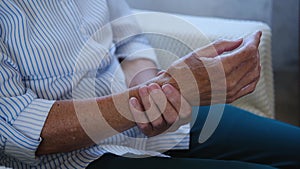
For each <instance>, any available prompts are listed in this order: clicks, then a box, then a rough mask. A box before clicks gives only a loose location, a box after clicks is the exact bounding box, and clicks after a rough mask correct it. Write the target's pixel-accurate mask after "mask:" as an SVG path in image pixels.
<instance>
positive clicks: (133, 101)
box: [129, 97, 138, 107]
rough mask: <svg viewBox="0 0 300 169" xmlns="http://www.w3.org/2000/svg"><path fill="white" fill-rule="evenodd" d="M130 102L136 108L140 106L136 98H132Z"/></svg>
mask: <svg viewBox="0 0 300 169" xmlns="http://www.w3.org/2000/svg"><path fill="white" fill-rule="evenodd" d="M129 102H130V104H131V105H132V106H134V107H136V106H137V105H138V103H137V99H136V98H135V97H132V98H130V100H129Z"/></svg>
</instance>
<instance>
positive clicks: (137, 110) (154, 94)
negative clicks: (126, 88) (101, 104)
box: [129, 83, 192, 137]
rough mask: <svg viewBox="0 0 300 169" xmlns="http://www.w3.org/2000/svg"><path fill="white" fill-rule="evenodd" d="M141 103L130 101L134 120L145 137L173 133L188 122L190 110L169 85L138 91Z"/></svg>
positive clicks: (148, 87)
mask: <svg viewBox="0 0 300 169" xmlns="http://www.w3.org/2000/svg"><path fill="white" fill-rule="evenodd" d="M139 95H140V98H141V103H140V102H139V101H138V99H136V98H134V97H133V98H131V99H130V104H129V105H130V106H129V107H130V110H131V112H132V114H133V117H134V120H135V122H136V123H137V125H138V127H139V128H140V129H141V130H142V132H143V133H144V134H145V135H147V136H150V137H151V136H156V135H158V134H161V133H164V132H166V131H168V132H170V131H175V130H177V129H178V128H179V127H180V126H181V125H183V124H186V123H188V122H190V120H191V112H192V108H191V106H190V104H189V103H188V102H187V101H186V100H185V99H184V98H183V97H182V96H181V94H180V93H179V91H178V90H177V89H175V88H174V87H173V86H171V85H170V84H166V85H164V86H162V87H160V86H159V85H158V84H156V83H152V84H150V85H148V86H143V87H141V88H140V89H139Z"/></svg>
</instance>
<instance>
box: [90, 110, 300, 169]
mask: <svg viewBox="0 0 300 169" xmlns="http://www.w3.org/2000/svg"><path fill="white" fill-rule="evenodd" d="M209 110H212V109H211V107H199V111H198V113H197V112H196V113H197V117H196V120H195V123H194V125H193V127H192V129H191V140H190V148H189V150H186V151H174V150H171V151H168V152H166V154H168V155H171V156H172V158H168V159H166V158H158V157H152V158H138V159H135V158H125V157H119V156H114V155H105V156H103V157H102V158H100V159H98V160H97V161H95V162H94V163H92V164H91V165H90V166H95V165H96V166H97V167H99V168H100V166H103V168H106V167H109V168H117V167H118V168H120V167H123V168H129V167H130V168H131V169H133V168H134V167H136V168H141V166H142V168H147V167H148V168H159V167H160V166H164V167H161V168H166V167H167V168H171V167H170V166H172V168H175V169H176V167H177V168H183V167H186V166H188V168H193V167H195V168H205V169H206V168H209V169H211V168H212V169H213V168H268V166H274V167H279V168H300V157H299V155H298V152H300V145H299V144H298V143H299V141H300V129H299V128H298V127H294V126H291V125H288V124H285V123H281V122H278V121H275V120H272V119H267V118H263V117H258V116H256V115H254V114H252V113H249V112H246V111H244V110H241V109H238V108H235V107H232V106H229V105H225V107H224V111H223V112H221V114H219V115H221V116H220V117H221V118H220V121H217V122H218V124H217V127H216V130H215V131H214V132H213V134H212V135H211V136H210V137H209V139H208V140H206V141H205V142H203V143H199V135H200V133H201V132H205V131H202V129H203V126H204V125H208V126H209V125H210V124H208V123H207V116H208V114H210V113H218V112H212V111H211V112H210V111H209ZM216 110H217V109H216ZM219 113H220V112H219ZM217 116H218V115H217ZM217 116H216V117H217ZM214 122H216V121H214ZM211 126H212V127H213V126H215V124H212V125H211ZM202 134H203V133H202ZM204 135H205V133H204ZM258 164H267V165H268V166H265V165H258ZM200 166H201V167H200ZM220 166H221V167H220ZM269 168H271V167H269Z"/></svg>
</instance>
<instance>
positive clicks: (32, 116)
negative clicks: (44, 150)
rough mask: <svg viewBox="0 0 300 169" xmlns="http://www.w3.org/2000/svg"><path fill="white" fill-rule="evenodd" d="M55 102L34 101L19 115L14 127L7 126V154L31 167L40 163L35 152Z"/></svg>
mask: <svg viewBox="0 0 300 169" xmlns="http://www.w3.org/2000/svg"><path fill="white" fill-rule="evenodd" d="M54 102H55V101H49V100H42V99H33V100H32V102H31V103H30V104H29V105H28V106H27V107H26V108H25V109H24V110H23V111H22V112H21V113H20V114H19V116H18V117H17V119H16V120H15V121H14V123H13V126H11V125H10V124H6V125H5V127H6V128H7V131H8V133H7V135H6V136H5V137H6V139H7V140H6V143H5V153H6V154H8V155H10V156H12V157H14V158H16V159H18V160H20V161H22V162H24V163H26V164H30V165H37V164H38V163H39V162H40V161H39V159H38V158H37V157H36V155H35V152H36V150H37V148H38V146H39V144H40V143H41V141H42V139H41V137H40V135H41V131H42V129H43V126H44V123H45V121H46V118H47V116H48V113H49V111H50V109H51V107H52V105H53V103H54Z"/></svg>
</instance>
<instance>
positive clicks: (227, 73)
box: [158, 32, 262, 106]
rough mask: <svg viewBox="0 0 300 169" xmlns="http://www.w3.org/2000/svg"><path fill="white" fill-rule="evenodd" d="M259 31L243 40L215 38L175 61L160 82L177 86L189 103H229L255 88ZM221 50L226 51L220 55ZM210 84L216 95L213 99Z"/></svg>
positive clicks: (259, 68) (258, 74)
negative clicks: (216, 40)
mask: <svg viewBox="0 0 300 169" xmlns="http://www.w3.org/2000/svg"><path fill="white" fill-rule="evenodd" d="M261 35H262V33H261V32H257V33H255V34H253V35H251V36H250V37H248V38H247V39H244V43H243V44H242V42H243V41H242V40H238V41H218V42H215V43H213V44H212V45H209V46H208V47H205V48H202V49H200V50H198V51H196V52H194V53H192V54H189V55H187V56H185V57H183V58H181V59H179V60H178V61H176V62H174V63H173V64H172V65H171V66H170V67H169V68H168V69H167V71H166V72H165V73H162V74H161V75H160V79H163V80H162V81H166V79H169V80H167V81H168V82H164V83H163V84H165V83H169V84H171V85H173V86H174V87H175V88H177V89H179V90H180V92H181V94H182V96H184V97H185V98H186V99H187V101H188V102H189V103H190V104H191V105H195V106H196V105H197V106H198V105H210V104H212V103H213V104H214V103H215V104H217V103H231V102H233V101H235V100H237V99H238V98H240V97H242V96H245V95H247V94H249V93H251V92H253V91H254V90H255V87H256V85H257V83H258V80H259V77H260V70H261V67H260V56H259V51H258V46H259V43H260V38H261ZM241 44H242V46H241ZM239 46H241V47H240V48H239V49H237V47H239ZM235 49H236V50H235ZM224 52H227V53H226V54H225V55H221V54H223V53H224ZM208 70H210V74H209V73H208ZM224 78H225V79H224ZM158 81H159V80H158ZM212 82H213V84H212ZM212 85H214V87H213V88H214V89H213V90H214V92H215V94H216V95H217V97H214V100H212ZM197 91H198V92H197ZM218 94H220V97H218ZM222 94H224V97H223V98H224V99H225V100H224V99H223V98H222V96H221V95H222ZM199 96H200V97H199Z"/></svg>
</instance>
